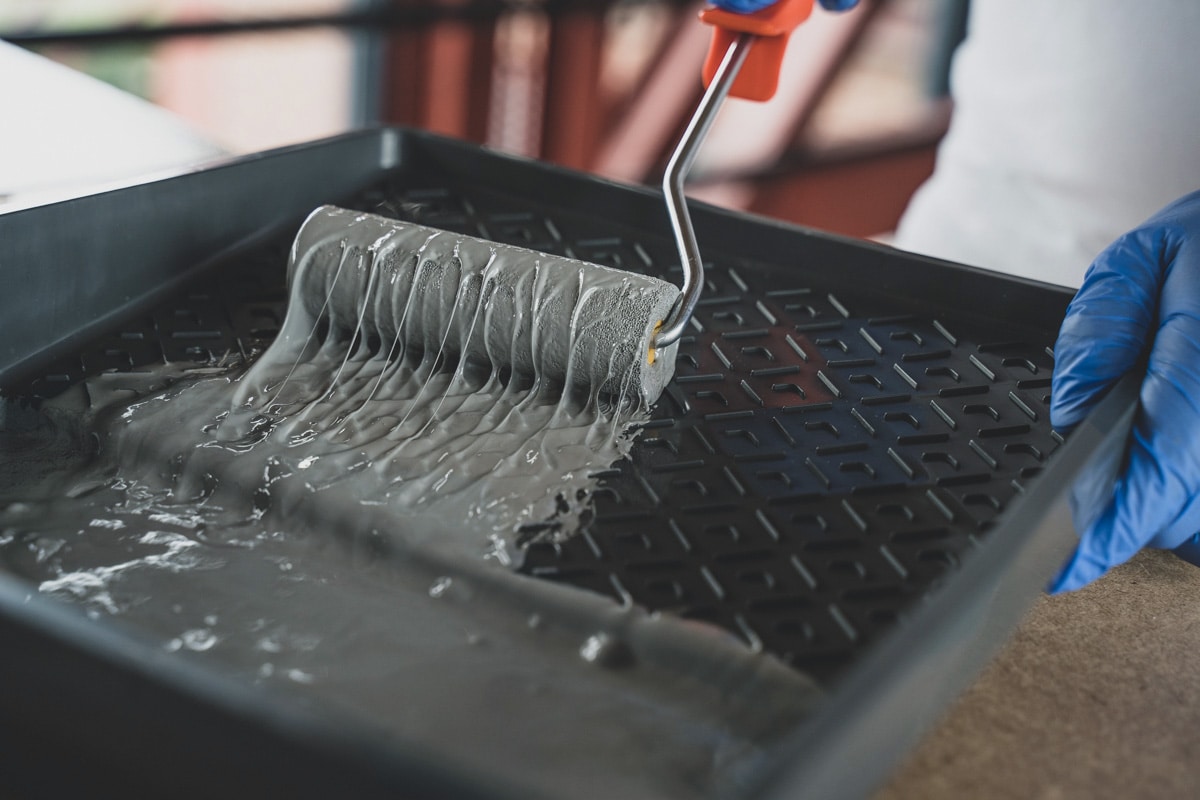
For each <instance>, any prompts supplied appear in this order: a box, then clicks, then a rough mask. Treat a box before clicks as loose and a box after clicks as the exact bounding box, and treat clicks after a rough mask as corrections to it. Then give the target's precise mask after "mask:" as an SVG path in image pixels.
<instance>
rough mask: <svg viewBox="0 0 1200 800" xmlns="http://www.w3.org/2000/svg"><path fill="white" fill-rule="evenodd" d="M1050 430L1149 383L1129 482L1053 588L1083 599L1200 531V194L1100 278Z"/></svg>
mask: <svg viewBox="0 0 1200 800" xmlns="http://www.w3.org/2000/svg"><path fill="white" fill-rule="evenodd" d="M1054 357H1055V365H1054V381H1053V389H1052V395H1051V407H1050V421H1051V423H1052V424H1053V426H1054V427H1055V428H1056V429H1059V430H1068V429H1070V428H1071V427H1073V426H1074V425H1076V424H1077V423H1079V422H1080V421H1081V420H1082V419H1083V418H1084V417H1085V416H1086V415H1087V413H1088V411H1090V410H1091V409H1092V407H1093V406H1095V404H1096V403H1097V402H1098V401H1099V400H1100V398H1101V397H1103V396H1104V394H1105V392H1107V391H1108V390H1109V389H1110V388H1111V387H1112V386H1113V385H1114V384H1115V383H1116V382H1117V380H1118V379H1119V378H1120V377H1121V376H1122V375H1124V374H1125V373H1128V372H1133V371H1136V372H1138V373H1139V374H1141V375H1142V376H1143V378H1142V387H1141V398H1140V407H1139V409H1138V412H1137V417H1136V419H1135V421H1134V426H1133V433H1132V435H1131V438H1130V442H1129V453H1128V456H1127V458H1126V462H1125V465H1124V473H1123V474H1122V475H1121V476H1120V477H1119V478H1118V480H1117V484H1116V487H1115V489H1114V491H1113V495H1112V500H1111V501H1110V503H1109V505H1108V506H1107V508H1105V509H1104V511H1103V513H1101V514H1100V515H1099V517H1098V519H1097V520H1096V521H1095V522H1094V523H1092V524H1091V526H1090V527H1089V528H1088V529H1087V530H1085V531H1083V532H1082V535H1081V538H1080V542H1079V546H1078V548H1077V549H1076V551H1075V554H1074V556H1072V558H1071V560H1070V561H1069V562H1068V563H1067V565H1066V566H1065V567H1064V568H1063V571H1062V572H1061V573H1060V574H1059V576H1058V578H1057V580H1056V581H1055V582H1054V584H1053V585H1052V587H1051V588H1052V590H1053V591H1056V592H1058V591H1066V590H1069V589H1077V588H1079V587H1080V586H1083V585H1084V584H1086V583H1089V582H1090V581H1092V580H1095V579H1096V578H1098V577H1100V576H1101V575H1103V574H1104V573H1105V572H1107V571H1108V570H1109V568H1111V567H1114V566H1116V565H1117V564H1121V563H1123V562H1124V561H1127V560H1128V559H1129V558H1131V557H1132V556H1133V555H1134V554H1135V553H1137V551H1138V550H1140V549H1141V548H1142V547H1146V546H1150V547H1163V548H1175V547H1179V546H1180V545H1185V544H1190V545H1191V546H1193V547H1194V540H1195V537H1196V535H1197V533H1198V532H1200V192H1195V193H1193V194H1189V195H1187V196H1186V197H1183V198H1182V199H1180V200H1177V201H1175V202H1174V203H1172V204H1171V205H1169V206H1167V207H1166V208H1164V209H1163V210H1162V211H1160V212H1158V213H1157V214H1155V215H1154V216H1153V217H1151V218H1150V219H1149V220H1147V221H1146V222H1145V223H1143V224H1142V225H1141V226H1140V227H1138V228H1136V229H1134V230H1133V231H1130V232H1129V233H1127V234H1125V235H1124V236H1122V237H1121V238H1120V239H1118V240H1117V241H1116V242H1114V243H1113V244H1111V245H1109V247H1108V248H1107V249H1106V250H1105V251H1104V252H1103V253H1101V254H1100V255H1099V256H1098V257H1097V258H1096V261H1095V262H1094V263H1093V264H1092V266H1091V268H1089V269H1088V272H1087V275H1086V276H1085V277H1084V279H1083V286H1081V287H1080V289H1079V293H1078V294H1076V295H1075V299H1074V300H1072V301H1071V305H1070V307H1068V309H1067V315H1066V318H1065V320H1064V321H1063V324H1062V328H1061V330H1060V331H1059V334H1058V343H1057V344H1056V345H1055V348H1054Z"/></svg>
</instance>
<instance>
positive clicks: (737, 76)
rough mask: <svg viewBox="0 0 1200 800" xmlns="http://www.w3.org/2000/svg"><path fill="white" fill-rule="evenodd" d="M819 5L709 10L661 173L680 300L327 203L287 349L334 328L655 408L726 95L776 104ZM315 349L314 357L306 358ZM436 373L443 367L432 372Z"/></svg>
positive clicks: (291, 276) (634, 283)
mask: <svg viewBox="0 0 1200 800" xmlns="http://www.w3.org/2000/svg"><path fill="white" fill-rule="evenodd" d="M812 8H813V0H780V2H777V3H775V4H774V5H772V6H770V7H768V8H766V9H763V10H761V11H759V12H756V13H753V14H736V13H732V12H728V11H723V10H721V9H717V8H706V9H705V10H704V11H703V12H702V13H701V15H700V17H701V20H702V21H704V22H705V23H708V24H710V25H712V26H713V29H714V30H713V39H712V44H711V46H710V49H709V54H708V58H707V60H706V63H705V65H704V70H703V77H704V80H705V83H706V87H707V88H706V90H705V93H704V95H703V97H702V98H701V101H700V103H699V105H698V106H697V108H696V111H695V113H694V114H693V116H692V119H691V120H690V122H689V124H688V126H687V127H686V129H685V131H684V134H683V136H682V137H681V138H680V141H679V143H678V145H677V146H676V148H675V150H674V152H673V153H672V156H671V159H670V160H669V162H668V164H667V169H666V172H665V174H664V176H663V184H662V186H663V195H664V197H665V199H666V205H667V212H668V219H669V221H670V224H671V231H672V234H673V236H674V240H675V244H676V248H677V250H678V252H679V257H680V263H681V264H682V266H683V285H682V289H677V288H676V287H674V286H673V285H671V284H669V283H666V282H664V281H662V280H659V279H656V278H652V277H648V276H645V275H638V274H633V273H627V272H621V271H618V270H614V269H610V268H608V267H603V266H600V265H597V264H590V263H586V262H582V261H576V260H573V259H568V258H563V257H559V256H552V255H547V254H544V253H539V252H535V251H532V250H526V249H524V248H520V247H515V246H511V245H504V244H498V243H495V242H488V241H484V240H481V239H475V238H472V237H469V236H464V235H461V234H453V233H448V232H445V231H439V230H436V229H433V228H428V227H424V226H421V225H417V224H414V223H407V222H399V221H396V220H392V219H388V218H386V217H380V216H376V215H372V214H366V213H361V212H356V211H348V210H345V209H339V208H335V207H333V206H323V207H321V208H318V209H317V210H316V211H314V212H313V213H312V214H311V215H310V216H309V218H308V219H307V220H306V221H305V223H304V225H303V226H302V227H301V229H300V232H299V233H298V234H297V237H296V240H295V243H294V245H293V249H292V255H291V260H290V263H289V270H288V280H289V285H290V286H291V287H292V292H293V294H292V303H291V308H292V309H293V310H292V311H289V319H290V320H291V319H293V314H295V315H296V317H295V318H294V319H295V321H294V322H293V323H292V324H289V325H285V327H284V330H283V331H282V332H281V338H284V339H287V338H289V337H292V338H294V337H296V336H298V335H308V334H305V333H304V331H308V332H311V331H312V330H314V329H315V327H316V326H319V325H320V324H322V323H323V322H324V323H327V324H328V326H329V328H330V329H331V330H333V331H334V332H335V334H336V333H338V332H341V333H346V332H349V334H350V336H351V338H352V340H353V339H357V340H359V341H367V342H377V343H378V344H379V346H384V343H391V344H390V345H388V346H389V348H390V351H395V352H396V353H397V354H398V355H403V356H405V357H407V356H409V355H411V354H417V357H421V358H433V359H434V360H435V362H438V360H440V363H441V365H442V366H443V367H445V366H446V365H447V364H454V365H455V368H458V365H462V366H463V368H464V370H465V369H468V368H473V369H476V370H479V371H481V372H483V373H488V374H497V375H501V376H505V379H506V380H509V381H512V380H516V381H517V382H518V384H519V385H521V384H527V385H528V386H529V387H530V388H531V389H534V390H536V391H539V392H546V393H549V394H552V395H561V394H562V393H564V392H583V393H584V395H585V396H589V397H596V396H609V397H614V396H615V397H621V398H629V397H631V398H635V399H636V400H638V401H640V402H641V403H642V404H644V405H645V406H648V405H650V404H652V403H654V402H655V401H656V400H657V399H658V397H659V395H661V394H662V391H663V389H664V388H665V387H666V385H667V383H668V382H669V381H670V379H671V376H672V374H673V373H674V364H675V351H676V349H677V347H678V342H679V339H680V338H681V337H682V336H683V333H684V330H685V328H686V326H687V324H688V321H689V320H690V319H691V316H692V314H693V312H694V310H695V308H696V305H697V303H698V302H699V299H700V293H701V291H702V289H703V285H704V263H703V260H702V259H701V257H700V250H699V245H698V243H697V240H696V235H695V231H694V229H693V227H692V222H691V218H690V215H689V213H688V207H687V202H686V200H685V198H684V193H683V184H684V179H685V177H686V175H687V172H688V170H689V169H690V168H691V164H692V162H693V160H694V159H695V156H696V154H697V152H698V151H699V149H700V146H701V144H702V143H703V140H704V138H705V136H706V135H707V133H708V130H709V128H710V127H711V124H712V121H713V120H714V118H715V117H716V113H717V111H718V109H719V108H720V106H721V104H722V103H723V102H724V100H725V98H726V97H727V96H729V95H731V94H732V95H733V96H735V97H742V98H745V99H750V100H758V101H765V100H769V99H770V98H771V97H772V96H773V95H774V94H775V91H776V89H777V87H778V82H779V73H780V68H781V66H782V61H783V55H784V51H785V49H786V47H787V42H788V39H789V37H790V35H791V32H792V31H793V30H794V29H795V28H796V27H797V26H798V25H799V24H800V23H801V22H803V21H804V20H805V19H807V18H808V17H809V15H810V14H811V13H812ZM307 346H308V344H307V343H306V344H305V345H304V347H307ZM434 366H435V367H436V363H435V365H434Z"/></svg>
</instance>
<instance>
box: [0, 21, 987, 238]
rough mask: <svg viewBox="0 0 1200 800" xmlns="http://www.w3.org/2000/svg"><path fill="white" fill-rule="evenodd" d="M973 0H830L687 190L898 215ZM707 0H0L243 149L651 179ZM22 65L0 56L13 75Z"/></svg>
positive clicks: (51, 36) (944, 103)
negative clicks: (436, 155) (459, 157)
mask: <svg viewBox="0 0 1200 800" xmlns="http://www.w3.org/2000/svg"><path fill="white" fill-rule="evenodd" d="M966 5H967V0H863V2H862V3H860V4H859V6H858V7H857V8H856V9H855V10H854V11H852V12H849V13H843V14H831V13H826V12H822V11H821V10H819V9H818V10H817V11H815V12H814V15H813V18H812V19H811V20H810V21H809V22H807V23H805V24H804V25H802V26H801V27H800V28H799V29H798V30H797V32H796V34H795V35H794V36H793V40H792V44H791V46H790V48H789V51H788V57H787V62H786V64H785V68H784V74H783V77H782V80H781V86H780V91H779V93H778V95H777V96H776V98H775V99H774V100H773V101H771V102H770V103H768V104H756V103H750V102H746V101H740V100H731V101H730V102H729V103H728V104H727V106H726V107H725V109H723V111H722V113H721V116H720V118H719V119H718V120H717V123H716V125H715V126H714V129H713V131H712V134H711V135H710V138H709V142H708V144H707V145H706V147H705V149H704V151H703V152H702V154H701V156H700V158H699V160H698V161H697V164H696V167H695V168H694V169H693V172H692V177H691V181H690V185H689V193H690V194H692V195H694V196H697V197H700V198H703V199H706V200H709V201H711V202H715V203H718V204H720V205H724V206H728V207H733V208H738V209H744V210H749V211H754V212H757V213H760V214H765V215H769V216H774V217H778V218H781V219H785V220H788V221H793V222H799V223H802V224H807V225H812V226H815V227H820V228H824V229H827V230H833V231H837V232H840V233H845V234H849V235H855V236H875V235H881V234H884V235H886V232H887V231H890V230H892V229H893V228H894V226H895V224H896V221H897V219H898V218H899V216H900V214H901V212H902V211H903V209H904V207H905V205H906V204H907V202H908V199H909V197H910V196H911V194H912V192H913V191H914V190H915V189H916V187H917V186H919V185H920V183H921V182H922V181H923V180H924V179H925V178H926V177H927V176H928V175H929V174H930V172H931V171H932V169H933V162H934V154H935V149H936V146H937V143H938V141H939V140H940V138H941V136H942V134H943V133H944V132H945V129H946V125H947V122H948V119H949V115H950V110H951V108H950V103H949V100H948V91H947V76H948V65H949V59H950V54H951V53H952V52H953V49H954V47H955V46H956V45H957V43H958V42H959V41H960V40H961V38H962V36H963V26H964V20H965V15H966ZM700 7H701V5H700V4H698V3H691V2H684V1H683V0H623V1H622V2H612V1H611V0H541V1H539V0H509V1H507V2H497V0H0V39H6V40H7V41H9V42H10V43H12V44H16V45H19V46H20V47H22V48H26V49H28V50H31V51H33V52H35V53H38V54H40V55H43V56H46V57H48V58H50V59H53V60H54V61H56V62H59V63H61V64H64V65H67V66H70V67H71V68H73V69H76V70H79V71H82V72H84V73H86V74H88V75H91V76H94V77H95V78H98V79H100V80H101V81H104V82H106V83H109V84H112V85H113V86H116V87H118V88H120V89H122V90H124V91H126V92H129V93H132V94H134V95H137V96H139V97H142V98H144V99H146V100H148V101H150V102H151V103H154V104H155V105H157V106H160V107H162V108H165V109H168V110H169V111H171V112H173V113H174V114H176V115H178V116H179V117H182V118H183V119H184V120H186V121H187V123H188V124H189V125H190V126H191V127H192V128H193V129H194V130H195V131H196V132H198V133H199V134H200V135H201V136H202V137H204V138H206V139H208V140H209V141H210V142H212V143H213V144H215V145H216V146H218V147H220V148H222V149H223V150H225V151H227V152H230V153H235V154H240V153H248V152H253V151H257V150H263V149H267V148H271V147H277V146H281V145H286V144H291V143H295V142H301V141H306V140H311V139H315V138H319V137H323V136H329V135H333V134H337V133H340V132H343V131H347V130H351V129H354V128H358V127H362V126H368V125H375V124H381V123H385V124H403V125H412V126H416V127H419V128H423V129H427V130H431V131H435V132H438V133H444V134H447V135H450V136H455V137H459V138H463V139H467V140H471V141H474V142H477V143H480V144H484V145H487V146H489V147H493V148H496V149H499V150H503V151H507V152H511V153H515V154H519V155H524V156H530V157H534V158H539V159H543V160H547V161H551V162H554V163H557V164H561V165H564V166H567V167H572V168H575V169H581V170H585V171H588V172H592V173H595V174H599V175H603V176H606V177H610V178H614V179H618V180H622V181H631V182H644V183H657V181H658V180H659V178H660V176H661V174H662V169H663V166H664V164H665V162H666V158H667V155H668V153H669V150H670V148H671V147H672V145H673V144H674V142H675V140H676V138H677V137H678V136H679V134H680V132H681V131H682V128H683V125H684V124H685V123H686V121H687V118H688V117H689V116H690V114H691V112H692V110H693V109H694V107H695V104H696V102H697V101H698V99H699V96H700V92H701V85H700V81H699V70H700V64H701V62H702V60H703V58H704V54H705V52H706V50H707V47H708V40H709V29H708V28H707V26H704V25H702V24H700V23H699V22H698V21H697V20H696V14H697V12H698V10H699V8H700ZM17 80H20V76H17V75H12V74H9V75H0V89H3V85H4V82H6V81H17ZM44 102H45V103H46V104H53V103H55V102H56V100H55V98H53V97H47V98H45V99H44ZM79 123H80V125H81V127H82V128H83V129H84V130H86V124H87V120H79ZM130 135H131V136H136V131H131V132H130Z"/></svg>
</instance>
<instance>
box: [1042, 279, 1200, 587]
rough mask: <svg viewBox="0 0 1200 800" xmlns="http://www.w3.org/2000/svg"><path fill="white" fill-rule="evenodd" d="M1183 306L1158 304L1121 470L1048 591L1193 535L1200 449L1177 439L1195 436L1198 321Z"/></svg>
mask: <svg viewBox="0 0 1200 800" xmlns="http://www.w3.org/2000/svg"><path fill="white" fill-rule="evenodd" d="M1170 284H1171V281H1170V280H1168V282H1167V285H1166V286H1165V287H1164V289H1170V288H1171V286H1170ZM1176 296H1177V297H1178V296H1179V295H1176ZM1191 304H1192V302H1191V299H1190V298H1186V299H1184V300H1182V302H1180V303H1174V302H1164V312H1168V313H1165V314H1164V323H1163V327H1162V329H1161V330H1160V331H1159V332H1158V335H1157V336H1156V338H1155V342H1154V348H1153V350H1152V352H1151V354H1150V359H1149V364H1148V369H1147V374H1146V379H1145V381H1144V382H1143V384H1142V391H1141V410H1140V412H1139V414H1138V418H1137V421H1136V422H1135V423H1134V429H1133V435H1132V437H1131V441H1130V447H1129V455H1128V463H1127V465H1126V469H1125V471H1124V474H1123V475H1122V477H1121V478H1120V480H1118V482H1117V484H1116V487H1115V489H1114V491H1113V495H1112V500H1111V501H1110V503H1109V506H1108V508H1106V509H1105V511H1104V513H1103V514H1102V515H1101V516H1100V518H1099V519H1098V520H1097V521H1096V522H1095V523H1094V524H1093V525H1092V527H1091V528H1090V529H1089V530H1087V531H1084V533H1083V536H1082V538H1081V539H1080V543H1079V547H1078V548H1077V550H1076V553H1075V556H1074V557H1073V558H1072V560H1071V561H1070V563H1069V564H1068V565H1067V567H1066V568H1065V569H1064V570H1063V572H1062V573H1061V574H1060V576H1059V577H1058V579H1057V580H1056V581H1055V583H1054V584H1053V586H1052V589H1053V591H1067V590H1070V589H1075V588H1078V587H1080V586H1083V585H1084V584H1086V583H1088V582H1090V581H1092V580H1094V579H1096V578H1098V577H1100V576H1101V575H1103V574H1104V573H1105V572H1107V571H1108V569H1109V568H1111V567H1113V566H1116V565H1117V564H1121V563H1124V562H1125V561H1127V560H1129V559H1130V558H1131V557H1133V555H1134V554H1135V553H1137V551H1138V550H1140V549H1141V548H1142V547H1143V546H1146V545H1150V546H1153V547H1165V548H1173V547H1177V546H1179V545H1180V544H1182V543H1183V542H1185V541H1186V540H1188V539H1189V538H1191V537H1192V536H1193V535H1194V534H1195V533H1196V532H1197V531H1198V530H1200V442H1198V441H1196V440H1194V439H1192V438H1191V437H1189V436H1187V435H1180V431H1196V430H1200V319H1198V318H1197V317H1195V316H1193V315H1192V314H1190V313H1181V312H1180V309H1179V308H1177V306H1180V305H1182V306H1185V307H1187V306H1190V305H1191Z"/></svg>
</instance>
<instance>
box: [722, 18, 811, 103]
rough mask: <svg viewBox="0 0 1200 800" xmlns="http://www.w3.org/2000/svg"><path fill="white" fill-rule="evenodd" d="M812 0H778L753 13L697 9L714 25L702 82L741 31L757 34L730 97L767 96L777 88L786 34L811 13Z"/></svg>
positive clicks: (761, 98) (769, 97) (753, 98)
mask: <svg viewBox="0 0 1200 800" xmlns="http://www.w3.org/2000/svg"><path fill="white" fill-rule="evenodd" d="M813 2H814V0H780V2H778V3H776V4H775V5H773V6H768V7H767V8H764V9H762V10H761V11H755V12H754V13H753V14H735V13H733V12H732V11H722V10H721V9H719V8H715V7H712V6H710V7H708V8H705V9H704V10H703V11H701V12H700V21H701V22H704V23H707V24H709V25H712V26H713V38H712V43H711V44H710V45H709V46H708V58H706V59H705V60H704V73H703V75H704V85H705V86H708V84H709V82H710V81H711V80H712V78H713V75H714V74H715V73H716V71H717V66H718V65H720V63H721V59H722V58H723V57H724V56H725V51H726V50H728V49H729V46H730V45H731V44H733V42H734V40H735V39H737V37H738V36H739V35H740V34H743V33H749V34H753V35H754V36H755V37H756V38H755V39H754V42H753V43H752V44H751V46H750V52H749V53H748V54H747V55H746V62H745V63H744V64H743V65H742V71H741V72H739V73H738V76H737V79H736V80H734V82H733V86H732V87H731V88H730V90H729V94H730V95H731V96H732V97H741V98H745V99H746V100H760V101H762V100H770V99H771V98H772V97H774V96H775V90H776V89H777V88H779V70H780V69H781V68H782V66H783V53H784V51H785V50H787V43H788V37H790V36H791V35H792V31H793V30H795V29H796V26H797V25H799V24H800V23H801V22H804V20H806V19H808V17H809V15H810V14H812V10H813Z"/></svg>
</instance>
